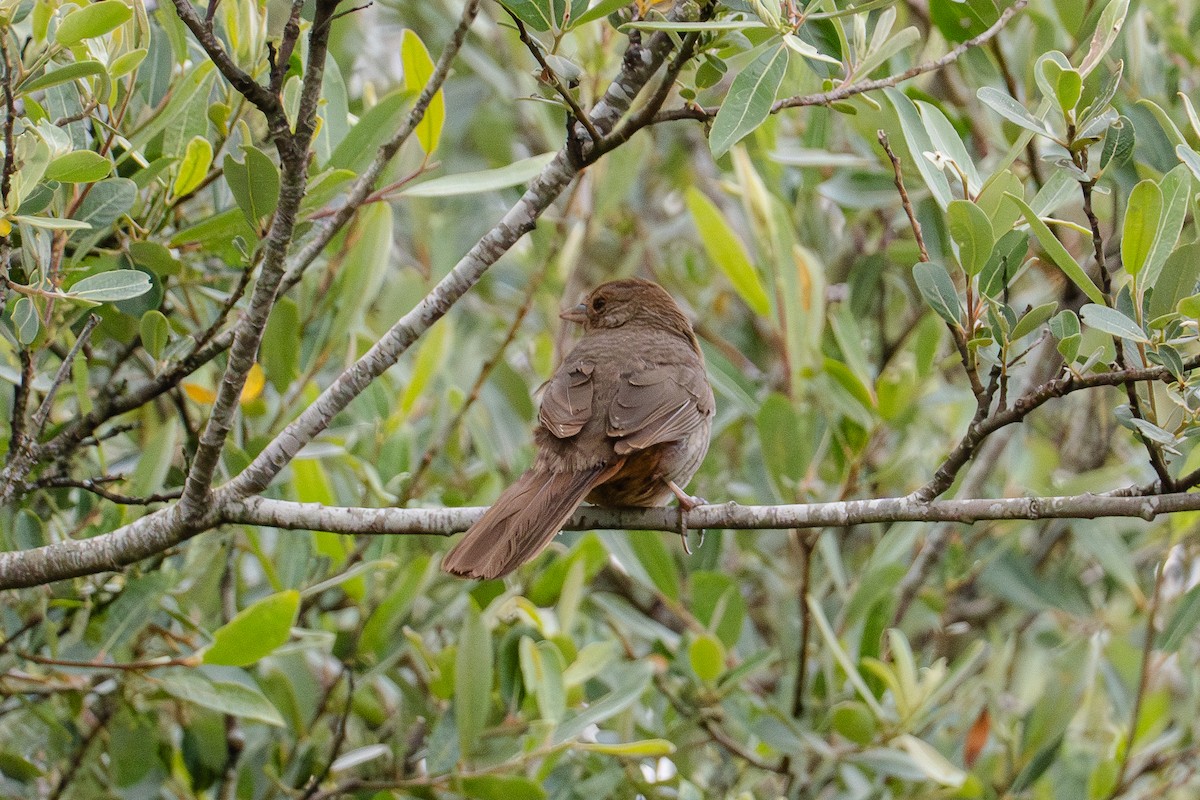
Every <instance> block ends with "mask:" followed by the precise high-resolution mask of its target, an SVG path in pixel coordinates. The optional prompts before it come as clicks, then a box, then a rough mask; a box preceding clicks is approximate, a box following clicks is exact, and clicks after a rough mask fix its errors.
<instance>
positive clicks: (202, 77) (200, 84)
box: [129, 59, 216, 152]
mask: <svg viewBox="0 0 1200 800" xmlns="http://www.w3.org/2000/svg"><path fill="white" fill-rule="evenodd" d="M215 69H216V65H215V64H213V63H212V62H211V61H209V60H208V59H202V60H201V61H200V63H199V64H197V65H196V66H195V68H193V69H192V70H191V71H190V72H188V73H187V74H186V75H184V76H183V77H182V78H177V79H175V80H173V81H172V82H171V99H170V100H168V101H167V105H166V107H165V108H164V109H163V110H162V111H160V112H159V113H158V114H157V115H156V116H154V118H153V119H151V120H150V121H149V122H147V123H146V124H145V125H143V126H142V127H141V128H138V129H137V132H136V133H135V134H133V135H132V136H130V137H129V152H138V151H140V150H142V148H144V147H146V145H147V144H149V143H150V141H151V140H152V139H154V137H156V136H158V134H160V133H162V131H163V130H164V129H165V128H166V127H167V126H168V125H170V124H171V123H173V122H174V121H175V120H176V119H177V118H178V117H179V116H180V115H181V114H184V113H186V112H187V111H188V110H190V109H191V108H192V106H193V104H194V103H197V102H202V103H205V104H207V102H208V89H209V85H210V84H211V83H212V81H213V78H214V77H215V73H214V70H215ZM197 98H199V99H197Z"/></svg>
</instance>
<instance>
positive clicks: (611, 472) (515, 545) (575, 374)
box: [442, 278, 714, 578]
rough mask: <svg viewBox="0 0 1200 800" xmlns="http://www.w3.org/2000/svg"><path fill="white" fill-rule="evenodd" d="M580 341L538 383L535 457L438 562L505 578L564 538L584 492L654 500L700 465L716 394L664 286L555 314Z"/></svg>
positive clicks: (605, 498) (594, 497) (596, 294)
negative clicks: (577, 328) (573, 325)
mask: <svg viewBox="0 0 1200 800" xmlns="http://www.w3.org/2000/svg"><path fill="white" fill-rule="evenodd" d="M560 316H561V317H562V318H563V319H566V320H570V321H571V322H577V323H579V324H580V325H582V326H583V337H582V338H581V339H580V340H579V343H578V344H576V345H575V348H574V349H573V350H572V351H571V352H570V353H569V354H568V355H567V357H566V358H565V359H563V362H562V364H560V365H559V367H558V369H557V370H556V371H555V373H554V376H553V377H552V378H550V380H549V381H547V382H546V384H545V385H544V386H543V387H542V390H543V394H542V404H541V408H540V410H539V411H538V422H539V423H540V424H539V425H538V427H537V428H536V429H535V430H534V438H535V440H536V442H537V458H536V460H535V461H534V463H533V466H532V467H530V469H529V470H528V471H527V472H526V473H525V474H524V475H522V476H521V477H520V478H518V479H517V482H516V483H514V484H513V485H512V486H510V487H509V488H508V489H507V490H505V492H504V493H503V494H501V495H500V498H499V499H498V500H497V501H496V503H495V504H494V505H493V506H492V507H491V508H489V509H488V510H487V513H485V514H484V515H483V517H482V518H481V519H480V520H479V521H478V522H476V523H475V524H474V525H472V526H471V527H470V529H468V530H467V533H466V536H464V537H463V539H462V541H460V542H459V543H458V544H457V545H456V546H455V547H454V549H453V550H451V551H450V553H449V555H447V556H446V559H445V561H443V562H442V569H444V570H446V571H447V572H450V573H453V574H455V575H462V576H464V577H469V578H496V577H499V576H501V575H507V574H508V573H509V572H512V571H513V570H514V569H516V568H517V567H519V566H520V565H521V564H524V563H525V562H526V561H529V560H530V559H532V558H533V557H534V556H536V555H537V554H538V553H539V552H541V550H542V548H543V547H545V546H546V545H547V544H549V542H550V540H551V539H553V538H554V536H555V535H556V534H557V533H558V531H559V529H560V528H562V526H563V525H564V524H565V523H566V521H567V519H568V518H569V517H570V516H571V513H572V512H573V511H574V510H575V509H576V508H577V507H578V506H579V504H580V503H581V502H583V500H584V499H585V498H586V499H587V500H588V501H589V502H591V503H595V504H597V505H602V506H657V505H662V504H664V503H665V502H666V500H667V499H668V498H669V497H670V496H671V495H672V494H675V495H676V496H677V497H678V498H679V501H680V504H681V505H683V506H684V507H685V508H691V507H694V506H695V505H697V504H699V503H701V502H703V501H700V500H697V499H696V498H692V497H689V496H688V495H687V494H685V493H684V492H683V490H682V489H680V488H679V487H680V485H686V484H687V482H688V481H689V480H691V478H692V475H694V474H695V473H696V470H697V469H698V468H699V466H700V462H701V461H703V460H704V454H705V452H707V450H708V436H709V431H710V429H711V426H712V417H713V408H714V403H713V393H712V388H711V387H710V386H709V384H708V378H707V376H706V375H705V373H704V356H703V354H702V353H701V352H700V345H699V343H698V342H697V341H696V334H695V333H694V332H693V331H692V326H691V324H690V323H689V322H688V320H687V317H685V316H684V314H683V312H682V311H681V310H680V309H679V306H678V305H676V304H675V301H674V300H673V299H672V298H671V296H670V295H669V294H667V292H666V291H665V290H664V289H663V288H662V287H661V286H659V285H658V284H656V283H651V282H650V281H644V280H639V279H636V278H630V279H628V280H621V281H613V282H611V283H606V284H604V285H602V286H600V287H598V288H597V289H595V290H594V291H593V292H592V293H591V294H590V295H588V298H587V300H585V301H584V302H583V303H580V304H579V305H577V306H575V307H574V308H572V309H570V310H568V311H564V312H563V313H562V314H561V315H560Z"/></svg>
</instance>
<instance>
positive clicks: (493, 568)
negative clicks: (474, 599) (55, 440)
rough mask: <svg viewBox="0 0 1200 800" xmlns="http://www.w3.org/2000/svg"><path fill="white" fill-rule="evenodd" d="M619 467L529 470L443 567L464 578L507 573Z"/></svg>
mask: <svg viewBox="0 0 1200 800" xmlns="http://www.w3.org/2000/svg"><path fill="white" fill-rule="evenodd" d="M619 466H620V463H619V462H618V464H616V465H610V466H605V465H599V466H597V467H594V468H592V469H588V470H580V471H578V472H548V471H545V470H540V469H537V468H536V467H535V468H534V469H531V470H529V471H528V472H526V473H525V474H524V475H522V476H521V477H520V478H518V479H517V482H516V483H514V484H513V485H512V486H510V487H508V488H507V489H506V490H505V491H504V493H503V494H501V495H500V497H499V499H497V500H496V502H495V503H494V504H493V505H492V507H491V508H489V509H488V510H487V512H486V513H484V515H483V516H482V517H481V518H480V519H479V521H478V522H476V523H475V524H474V525H472V526H471V527H470V528H468V529H467V533H466V535H465V536H463V538H462V540H461V541H459V543H458V544H456V545H455V546H454V549H453V550H451V551H450V553H449V554H448V555H447V556H446V558H445V559H444V560H443V561H442V569H444V570H445V571H446V572H449V573H451V574H453V575H461V576H462V577H464V578H485V579H486V578H498V577H500V576H502V575H507V574H508V573H510V572H512V571H513V570H514V569H516V568H517V567H519V566H521V565H522V564H524V563H525V562H526V561H529V560H530V559H532V558H533V557H534V556H536V555H537V554H538V553H540V552H541V551H542V548H543V547H545V546H546V545H547V544H549V543H550V540H551V539H553V538H554V536H555V534H557V533H558V532H559V530H561V529H562V526H563V525H564V524H566V521H567V518H568V517H570V516H571V513H572V512H573V511H574V510H575V509H576V508H578V507H579V504H580V503H582V502H583V499H584V498H585V497H587V495H588V492H590V491H591V490H592V489H593V488H594V487H595V486H596V485H598V484H600V483H602V482H603V481H605V480H607V479H608V478H609V477H610V476H611V475H612V474H613V472H615V471H616V470H615V468H619Z"/></svg>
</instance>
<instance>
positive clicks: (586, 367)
mask: <svg viewBox="0 0 1200 800" xmlns="http://www.w3.org/2000/svg"><path fill="white" fill-rule="evenodd" d="M592 370H593V367H592V365H591V364H590V363H589V362H587V361H579V362H577V363H575V364H572V365H571V366H570V367H567V366H566V365H564V366H563V367H562V368H560V369H559V370H558V371H557V372H555V373H554V377H553V378H551V379H550V380H549V381H548V382H547V383H546V387H545V391H544V393H543V394H542V405H541V407H540V408H539V409H538V420H540V421H541V423H542V425H544V426H545V428H546V430H548V431H550V432H551V433H552V434H554V435H555V436H556V437H558V438H559V439H566V438H568V437H570V436H574V435H575V434H577V433H579V431H581V430H583V426H584V425H586V424H587V421H588V420H589V419H590V418H591V416H592V394H593V390H594V388H595V387H594V386H593V384H592Z"/></svg>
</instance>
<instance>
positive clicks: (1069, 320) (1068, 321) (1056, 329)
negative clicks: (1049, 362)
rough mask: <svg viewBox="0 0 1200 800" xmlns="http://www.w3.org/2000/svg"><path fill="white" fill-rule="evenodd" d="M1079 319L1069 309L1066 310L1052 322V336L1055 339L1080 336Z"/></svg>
mask: <svg viewBox="0 0 1200 800" xmlns="http://www.w3.org/2000/svg"><path fill="white" fill-rule="evenodd" d="M1079 331H1080V327H1079V317H1077V316H1075V312H1074V311H1072V310H1071V309H1069V308H1064V309H1063V310H1062V311H1060V312H1058V314H1056V315H1055V316H1054V318H1053V319H1051V320H1050V335H1051V336H1053V337H1054V338H1055V339H1065V338H1067V337H1068V336H1077V335H1079Z"/></svg>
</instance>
